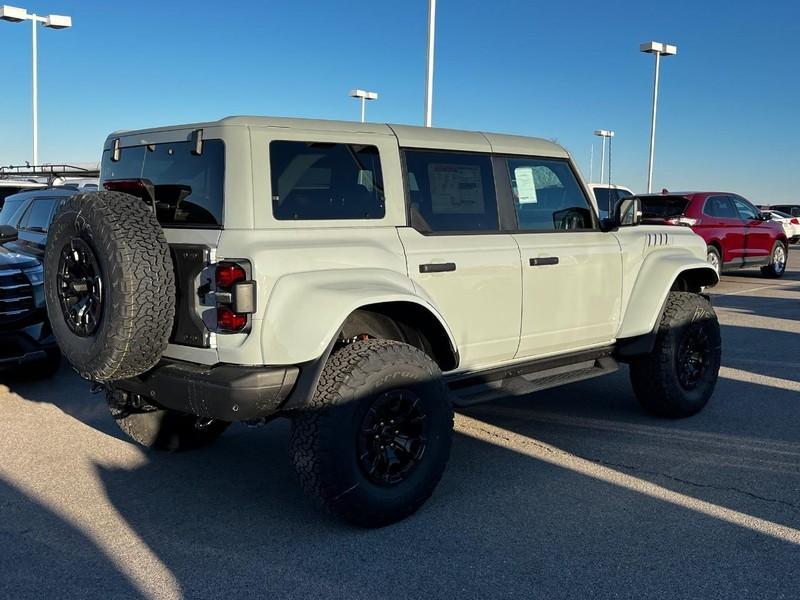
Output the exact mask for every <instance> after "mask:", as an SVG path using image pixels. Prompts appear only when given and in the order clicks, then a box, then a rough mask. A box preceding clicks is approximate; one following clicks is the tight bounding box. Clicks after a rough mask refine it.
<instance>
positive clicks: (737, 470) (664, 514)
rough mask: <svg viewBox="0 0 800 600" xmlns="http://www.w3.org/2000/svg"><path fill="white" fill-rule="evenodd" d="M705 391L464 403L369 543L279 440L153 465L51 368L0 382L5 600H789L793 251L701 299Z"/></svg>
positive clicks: (615, 383)
mask: <svg viewBox="0 0 800 600" xmlns="http://www.w3.org/2000/svg"><path fill="white" fill-rule="evenodd" d="M713 301H714V304H715V306H716V308H717V311H718V314H719V317H720V321H721V323H722V325H723V344H724V346H723V369H722V372H721V379H720V382H719V384H718V387H717V390H716V392H715V395H714V397H713V399H712V401H711V403H710V404H709V406H708V407H707V409H706V410H704V411H703V412H702V413H700V414H699V415H697V416H695V417H693V418H690V419H687V420H682V421H664V420H658V419H655V418H652V417H649V416H647V415H646V414H644V413H643V412H642V411H641V409H640V408H639V406H638V404H637V402H636V400H635V399H634V396H633V394H632V392H631V390H630V386H629V384H628V381H627V373H626V372H625V370H623V371H622V372H620V373H618V374H615V375H612V376H610V377H607V378H604V379H597V380H592V381H588V382H584V383H579V384H574V385H572V386H569V387H567V388H562V389H556V390H552V391H548V392H542V393H540V394H537V395H533V396H529V397H525V398H519V399H513V400H512V399H509V400H503V401H499V402H494V403H492V404H486V405H481V406H476V407H473V408H470V409H468V410H464V411H461V412H460V415H459V416H458V417H457V420H456V432H457V436H456V439H455V444H454V448H453V454H452V457H451V462H450V467H449V470H448V471H447V473H446V475H445V478H444V480H443V481H442V485H441V486H440V487H439V488H438V490H437V491H436V493H435V495H434V497H433V498H432V500H431V501H430V502H429V503H428V504H427V505H426V506H425V507H423V508H422V510H421V511H420V512H419V513H418V514H417V515H416V516H414V517H412V518H410V519H408V520H406V521H404V522H401V523H399V524H397V525H395V526H392V527H389V528H385V529H381V530H374V531H363V530H356V529H352V528H350V527H348V526H346V525H342V524H341V523H339V522H336V521H333V520H331V519H328V518H326V517H324V516H322V515H320V514H318V513H317V512H316V511H315V510H314V509H313V508H312V507H311V506H310V505H309V503H308V502H307V501H306V500H305V499H304V498H303V496H302V495H301V492H300V490H299V488H298V487H297V486H296V485H295V483H294V480H293V473H292V472H291V469H290V466H289V465H288V462H287V461H286V459H285V456H286V450H285V445H286V438H287V427H286V424H285V423H283V422H276V423H274V424H272V425H269V426H267V427H264V428H260V429H252V430H251V429H248V428H246V427H244V426H241V425H237V426H234V427H232V428H231V429H230V430H229V432H228V433H226V434H225V435H224V436H223V437H222V438H221V439H220V440H219V442H218V443H217V444H216V445H215V446H213V447H212V448H209V449H205V450H199V451H196V452H193V453H185V454H176V455H165V454H154V453H150V452H145V451H142V450H141V449H139V448H138V447H136V446H134V445H133V444H131V443H130V442H128V441H127V440H125V439H123V436H122V434H121V433H120V432H118V431H117V429H116V427H115V425H114V423H113V422H112V421H111V418H110V417H109V416H108V414H107V410H106V407H105V404H104V402H103V400H102V398H101V397H100V396H92V395H90V394H89V393H88V385H87V384H86V383H85V382H83V381H81V380H79V379H78V378H77V377H76V376H74V375H73V374H71V373H70V372H69V371H68V370H67V369H66V368H63V369H62V371H61V373H60V374H59V376H58V377H57V378H56V379H54V380H52V381H48V382H39V383H25V382H13V381H12V382H8V381H6V382H5V384H4V385H0V453H2V456H3V460H2V462H0V515H2V520H0V596H2V597H9V598H10V597H14V598H26V597H40V596H41V597H66V596H80V597H95V598H115V597H148V598H177V597H187V598H203V597H210V596H214V595H226V596H230V597H239V598H243V597H273V598H283V597H286V598H288V597H304V598H311V597H347V598H398V597H429V598H431V597H437V598H438V597H459V598H468V597H475V598H486V597H492V596H494V597H522V598H529V597H534V596H537V597H538V596H541V597H550V598H553V597H567V596H571V597H582V598H585V597H591V596H593V595H603V596H606V597H608V596H619V597H644V596H647V597H655V598H659V597H663V598H675V597H687V598H688V597H704V598H715V597H719V598H728V597H737V598H745V597H753V598H756V597H759V598H763V597H775V598H781V597H784V598H794V597H797V596H798V595H800V583H798V581H797V579H796V577H793V576H792V573H793V572H794V571H795V570H796V566H797V564H798V563H799V562H800V433H798V423H800V251H798V250H797V249H793V250H792V251H791V252H790V262H789V267H788V270H787V274H786V276H785V277H784V278H783V279H780V280H768V279H763V278H761V277H760V276H759V272H758V270H752V271H741V272H738V273H736V274H733V275H726V276H725V277H724V278H723V282H722V283H721V284H720V285H719V286H718V287H717V288H715V289H714V290H713Z"/></svg>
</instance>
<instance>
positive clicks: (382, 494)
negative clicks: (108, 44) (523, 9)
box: [12, 117, 721, 526]
mask: <svg viewBox="0 0 800 600" xmlns="http://www.w3.org/2000/svg"><path fill="white" fill-rule="evenodd" d="M101 183H102V187H103V188H104V190H103V191H99V192H89V193H83V194H78V195H75V196H73V197H71V198H70V199H68V200H66V201H65V202H63V203H60V204H59V206H58V207H57V208H56V214H55V217H54V219H53V223H52V225H51V226H50V229H49V231H48V240H47V250H46V255H45V290H46V297H47V306H48V310H49V311H50V317H51V318H50V320H51V323H52V327H53V331H54V334H55V336H56V338H57V340H58V342H59V346H60V347H61V350H62V352H63V353H64V355H65V356H66V357H67V359H68V360H69V361H70V363H71V364H72V365H73V366H74V367H75V368H76V370H77V371H78V372H79V373H80V374H81V375H83V376H84V377H85V378H87V379H90V380H93V381H96V382H102V383H103V384H104V386H105V388H106V390H107V399H108V403H109V409H110V411H111V414H112V416H113V417H114V419H115V421H116V422H117V424H118V425H119V426H120V428H122V430H123V431H124V432H125V433H126V434H127V435H129V436H130V437H131V438H133V439H134V440H136V441H137V442H139V443H141V444H143V445H145V446H148V447H151V448H156V449H162V450H176V449H188V448H193V447H198V446H204V445H208V444H211V443H212V442H213V441H214V439H215V438H217V437H218V436H219V435H220V434H221V433H222V432H223V431H224V430H225V428H226V427H227V426H228V425H229V424H230V423H231V422H233V421H247V422H250V423H257V422H266V421H267V420H269V419H272V418H275V417H285V418H288V419H291V421H292V432H291V435H290V442H289V447H290V452H289V455H290V457H291V460H292V462H293V463H294V467H295V469H296V471H297V473H298V476H299V480H300V484H301V485H302V487H303V488H304V489H305V491H306V492H307V493H308V494H309V495H311V496H312V497H313V498H315V499H316V501H317V502H318V503H319V504H321V505H323V506H326V507H327V508H328V509H329V510H330V511H331V512H333V513H335V514H338V515H340V516H342V517H343V518H345V519H347V520H349V521H351V522H353V523H356V524H358V525H363V526H381V525H387V524H389V523H392V522H395V521H398V520H400V519H402V518H404V517H406V516H408V515H410V514H411V513H413V512H414V511H415V510H417V509H418V508H419V507H420V506H421V505H422V504H423V503H424V502H425V500H427V498H428V497H429V496H430V495H431V493H432V492H433V490H434V488H435V486H436V484H437V483H438V481H439V479H440V477H441V476H442V473H443V471H444V469H445V465H446V463H447V458H448V455H449V453H450V443H451V440H452V435H453V409H452V405H451V402H452V401H455V402H457V403H459V404H462V405H467V404H474V403H476V402H480V401H487V400H490V399H493V398H496V397H498V396H501V395H520V394H527V393H529V392H532V391H536V390H541V389H544V388H549V387H554V386H559V385H564V384H567V383H571V382H575V381H580V380H584V379H588V378H590V377H595V376H600V375H605V374H607V373H611V372H613V371H615V370H616V369H617V368H618V363H620V362H626V363H629V364H630V376H631V380H632V387H633V391H634V393H635V395H636V397H637V398H638V400H639V402H640V403H641V404H642V406H643V407H644V408H645V409H646V410H648V411H650V412H651V413H653V414H656V415H660V416H666V417H687V416H689V415H692V414H694V413H696V412H698V411H700V410H701V409H702V408H703V407H704V406H705V404H706V403H707V402H708V400H709V398H710V397H711V394H712V392H713V391H714V386H715V384H716V381H717V375H718V371H719V365H720V352H721V346H720V344H721V341H720V328H719V324H718V322H717V317H716V315H715V314H714V309H713V307H712V305H711V302H710V300H709V298H708V296H706V295H703V293H702V290H703V288H704V286H710V285H714V284H716V283H717V281H718V276H717V273H716V271H715V270H714V269H713V268H712V267H711V265H709V264H708V263H707V262H706V244H705V242H704V241H703V239H702V238H700V237H699V236H697V235H695V234H694V233H693V232H692V231H691V229H689V228H687V227H661V226H652V225H650V226H647V225H640V221H641V214H642V213H641V200H640V199H639V198H637V197H631V198H626V199H623V200H621V201H620V202H618V203H617V206H616V208H615V209H614V211H613V213H612V215H611V219H607V220H604V221H602V222H601V221H600V220H599V219H598V215H597V212H596V210H595V207H594V204H593V202H592V201H591V200H590V196H589V191H588V189H587V188H586V186H585V185H584V184H583V182H581V180H580V178H579V175H578V171H577V169H576V167H575V164H574V163H573V161H572V159H571V157H570V155H569V154H568V153H567V151H566V150H564V148H562V147H561V146H558V145H557V144H554V143H552V142H548V141H546V140H542V139H535V138H525V137H518V136H509V135H497V134H491V133H478V132H470V131H452V130H445V129H434V128H428V127H410V126H407V125H386V124H375V123H355V122H338V121H313V120H304V119H280V118H271V117H229V118H227V119H222V120H221V121H216V122H210V123H202V124H192V125H177V126H171V127H162V128H158V129H147V130H141V131H124V132H118V133H112V134H111V135H110V136H109V138H108V139H107V140H106V143H105V145H104V149H103V161H102V166H101ZM12 234H13V232H12ZM264 460H265V461H269V460H271V459H270V458H268V457H264ZM487 460H489V459H488V458H487ZM131 491H132V493H135V490H131Z"/></svg>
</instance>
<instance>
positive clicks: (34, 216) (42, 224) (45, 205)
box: [19, 198, 58, 233]
mask: <svg viewBox="0 0 800 600" xmlns="http://www.w3.org/2000/svg"><path fill="white" fill-rule="evenodd" d="M57 201H58V198H36V199H35V200H34V201H33V202H31V205H30V207H29V208H28V210H27V211H25V216H23V217H22V221H20V224H19V228H20V230H23V231H34V232H37V233H46V232H47V229H48V227H49V226H50V218H51V217H52V216H53V209H54V208H55V206H56V202H57Z"/></svg>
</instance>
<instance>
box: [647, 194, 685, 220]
mask: <svg viewBox="0 0 800 600" xmlns="http://www.w3.org/2000/svg"><path fill="white" fill-rule="evenodd" d="M688 205H689V201H688V200H687V199H686V198H684V197H683V196H643V197H642V220H646V219H655V220H660V219H669V218H672V217H680V216H681V215H682V214H683V211H685V210H686V207H687V206H688Z"/></svg>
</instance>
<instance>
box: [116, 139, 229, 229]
mask: <svg viewBox="0 0 800 600" xmlns="http://www.w3.org/2000/svg"><path fill="white" fill-rule="evenodd" d="M192 148H193V146H192V145H191V143H190V142H170V143H164V144H151V145H150V146H133V147H130V148H122V150H121V153H120V160H119V161H117V162H114V161H112V160H111V152H110V151H109V150H106V151H105V152H103V164H102V177H103V182H106V181H110V180H113V179H140V178H142V179H147V180H149V181H150V182H151V183H152V184H153V189H154V193H155V202H156V214H157V215H158V220H159V222H160V223H161V224H162V225H164V226H165V227H214V228H216V227H221V226H222V210H223V194H224V183H225V181H224V180H225V145H224V144H223V142H222V140H205V141H204V142H203V152H202V153H201V154H200V155H199V156H197V155H194V154H192V152H191V149H192Z"/></svg>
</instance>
